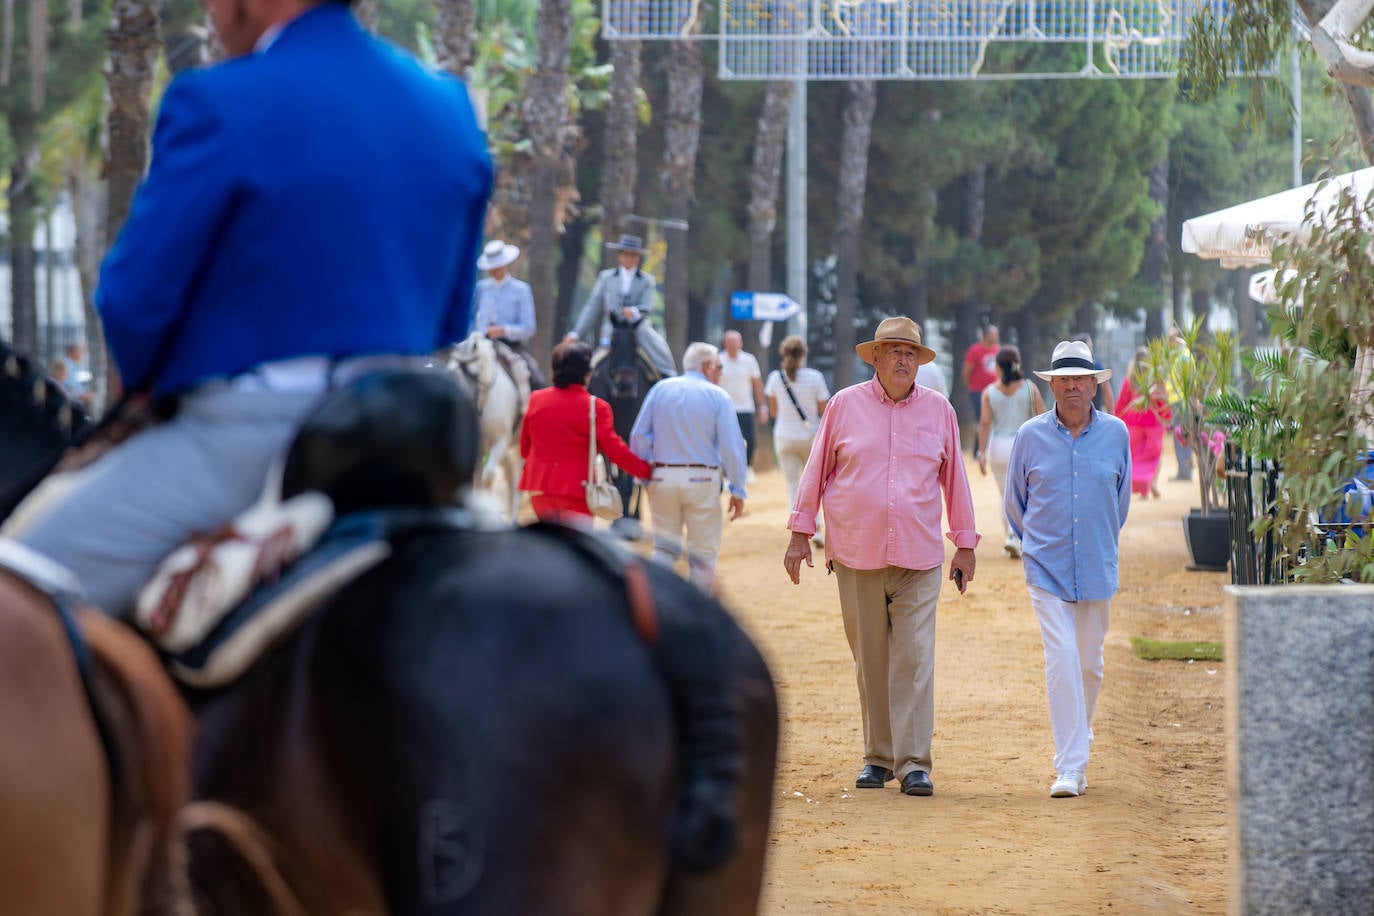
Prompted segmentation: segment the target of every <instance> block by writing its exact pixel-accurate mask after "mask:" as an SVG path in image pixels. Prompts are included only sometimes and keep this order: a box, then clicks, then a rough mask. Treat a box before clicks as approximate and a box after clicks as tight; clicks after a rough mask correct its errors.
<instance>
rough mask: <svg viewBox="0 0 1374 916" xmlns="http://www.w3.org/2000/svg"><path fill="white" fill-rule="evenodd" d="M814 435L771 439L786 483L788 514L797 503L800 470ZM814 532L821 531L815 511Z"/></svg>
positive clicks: (819, 520) (808, 456)
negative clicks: (802, 437)
mask: <svg viewBox="0 0 1374 916" xmlns="http://www.w3.org/2000/svg"><path fill="white" fill-rule="evenodd" d="M815 438H816V437H815V436H814V435H812V436H808V437H807V438H805V439H778V438H774V439H773V451H774V453H775V454H776V455H777V458H778V468H779V469H780V470H781V471H782V479H783V481H785V482H786V484H787V512H788V514H789V515H790V514H791V512H792V509H793V507H794V506H796V504H797V485H798V484H800V483H801V475H802V471H803V470H805V469H806V459H808V458H810V457H811V443H812V442H813V441H815ZM816 533H817V534H820V533H821V516H820V513H819V512H818V513H816Z"/></svg>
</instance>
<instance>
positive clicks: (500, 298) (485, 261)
mask: <svg viewBox="0 0 1374 916" xmlns="http://www.w3.org/2000/svg"><path fill="white" fill-rule="evenodd" d="M519 257H520V249H519V247H518V246H515V245H512V244H510V243H509V242H506V241H503V240H501V239H492V240H491V241H489V242H487V244H486V246H485V247H483V249H482V254H481V256H480V257H478V259H477V269H478V270H485V271H486V272H487V276H486V277H484V278H482V279H481V280H479V281H478V282H477V290H476V292H475V293H473V302H472V330H473V332H475V333H479V334H485V335H486V336H487V337H488V338H489V339H490V340H492V341H494V342H496V343H498V344H501V345H504V348H505V349H506V350H509V351H510V353H511V354H513V355H515V356H518V357H519V358H520V360H521V361H522V362H523V368H524V369H525V370H527V372H528V379H524V378H520V377H518V376H520V375H522V374H525V373H523V372H521V371H520V368H521V367H517V366H515V360H513V359H509V358H503V359H502V363H503V364H504V365H506V366H507V368H508V369H509V370H510V371H511V374H512V376H515V377H516V379H515V381H516V385H517V386H521V387H524V386H528V387H529V388H533V389H538V388H543V387H545V386H546V385H547V382H546V381H545V380H544V373H543V372H542V371H540V369H539V363H538V361H537V360H535V358H534V355H533V354H531V353H530V351H529V349H528V345H527V343H526V342H527V341H528V340H529V339H530V338H532V337H533V336H534V333H535V331H536V330H537V328H538V325H537V324H536V323H535V317H534V294H533V292H531V290H530V285H529V284H528V283H526V282H525V281H524V280H521V279H518V278H516V277H513V276H511V274H510V270H509V268H510V265H511V264H514V263H515V261H516V260H517V259H518V258H519ZM501 349H502V347H501V346H498V347H497V352H498V354H500V351H501ZM501 355H502V356H503V357H504V354H501ZM522 394H523V395H524V396H525V397H528V396H529V392H528V391H522Z"/></svg>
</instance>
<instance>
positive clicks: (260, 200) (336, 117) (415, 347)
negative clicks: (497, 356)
mask: <svg viewBox="0 0 1374 916" xmlns="http://www.w3.org/2000/svg"><path fill="white" fill-rule="evenodd" d="M491 182H492V165H491V159H490V157H489V155H488V154H487V149H486V138H485V136H484V135H483V134H482V132H481V131H480V130H479V128H478V126H477V122H476V119H475V117H474V114H473V110H472V106H471V103H470V101H469V99H468V94H467V90H466V88H465V87H464V86H463V84H462V83H461V82H459V81H458V80H455V79H452V78H450V77H447V76H443V75H439V74H436V73H434V72H432V71H430V70H428V69H426V68H425V67H423V66H422V65H421V64H419V63H418V62H417V61H415V60H414V59H413V58H411V57H410V56H409V55H407V54H406V53H405V52H403V51H400V50H398V49H396V48H394V47H392V46H391V45H389V44H387V43H386V42H384V41H382V40H380V39H378V38H375V37H373V36H372V35H369V34H368V33H367V32H365V31H364V30H363V29H362V28H361V27H360V26H359V25H358V23H357V21H356V20H355V19H354V18H353V15H352V13H351V12H350V11H349V10H348V8H347V7H346V6H345V5H344V4H342V3H334V2H323V3H321V4H319V5H318V6H316V7H313V8H311V9H310V10H308V11H307V12H305V13H304V14H302V15H301V16H299V17H298V18H297V19H295V20H293V21H292V22H291V23H289V24H288V25H287V26H286V28H285V29H284V30H283V31H282V32H281V34H280V35H278V36H277V39H276V40H275V41H274V42H273V43H272V44H271V45H270V46H269V47H268V48H267V49H266V50H264V51H262V52H261V53H255V54H249V55H245V56H243V57H238V58H235V59H232V60H229V61H226V62H224V63H222V64H220V65H218V66H214V67H210V68H208V69H205V70H197V71H190V72H187V73H184V74H182V75H181V76H179V77H177V79H176V80H175V81H173V82H172V84H171V85H170V86H169V87H168V89H167V92H166V94H165V95H164V97H163V100H162V107H161V111H160V112H159V115H158V119H157V128H156V130H155V132H154V135H153V156H152V162H151V166H150V168H149V171H148V176H147V178H146V179H145V181H144V182H143V185H142V187H140V189H139V191H138V193H137V195H136V196H135V198H134V202H133V207H132V210H131V212H130V214H129V218H128V221H127V222H126V223H125V226H124V230H123V232H122V233H121V234H120V236H119V241H118V242H117V243H116V245H115V246H114V248H113V249H112V250H111V252H110V254H109V256H108V257H107V258H106V260H105V263H104V265H103V267H102V269H101V276H100V286H99V289H98V291H97V294H96V304H97V307H98V308H99V311H100V316H101V319H102V320H103V322H104V325H105V335H106V338H107V340H108V341H109V344H110V348H111V350H112V352H113V354H114V358H115V362H116V364H117V365H118V367H119V371H120V374H121V377H122V379H123V382H124V385H125V387H126V388H127V389H130V390H134V389H138V388H142V387H145V386H152V387H153V388H154V390H155V391H156V392H157V393H158V394H170V393H175V392H177V391H181V390H184V389H187V388H189V387H192V386H194V385H195V384H197V383H198V382H201V381H204V380H206V379H210V378H215V377H222V376H232V375H235V374H238V373H242V372H244V371H247V370H249V369H251V368H253V367H254V366H257V365H259V364H261V363H264V362H270V361H272V360H280V359H289V358H292V357H298V356H311V355H324V356H335V357H344V356H350V355H361V354H369V353H409V354H419V353H426V352H430V351H433V350H435V349H438V348H439V347H441V346H443V345H445V344H447V343H450V342H453V341H456V340H459V339H461V338H462V337H463V336H464V335H465V333H466V331H467V328H468V323H469V310H470V308H471V303H472V293H473V286H474V282H475V279H476V258H477V254H478V249H479V247H480V245H481V241H482V220H483V215H484V213H485V208H486V201H487V197H488V195H489V193H490V191H491Z"/></svg>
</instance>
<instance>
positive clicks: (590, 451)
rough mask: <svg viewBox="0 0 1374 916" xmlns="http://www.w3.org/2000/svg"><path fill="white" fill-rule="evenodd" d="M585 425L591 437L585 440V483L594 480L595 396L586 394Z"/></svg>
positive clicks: (593, 481)
mask: <svg viewBox="0 0 1374 916" xmlns="http://www.w3.org/2000/svg"><path fill="white" fill-rule="evenodd" d="M587 425H588V426H589V427H590V435H591V438H590V439H588V440H587V483H595V482H596V396H595V395H593V394H591V393H590V392H589V393H588V394H587Z"/></svg>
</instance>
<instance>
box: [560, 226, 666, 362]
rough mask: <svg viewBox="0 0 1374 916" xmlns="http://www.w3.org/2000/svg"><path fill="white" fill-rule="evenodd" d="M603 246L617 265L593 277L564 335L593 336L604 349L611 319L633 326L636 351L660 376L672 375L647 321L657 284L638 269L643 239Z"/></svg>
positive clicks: (658, 337)
mask: <svg viewBox="0 0 1374 916" xmlns="http://www.w3.org/2000/svg"><path fill="white" fill-rule="evenodd" d="M606 247H607V248H609V249H611V250H612V251H615V252H617V254H618V256H619V260H620V265H619V266H618V267H612V268H610V269H608V270H603V271H601V273H600V274H599V275H598V276H597V278H596V285H595V286H593V287H592V292H591V295H589V296H588V297H587V301H586V303H585V304H584V305H583V306H582V311H581V312H580V313H579V314H578V316H577V321H575V322H574V323H573V326H572V330H571V331H570V332H569V333H568V336H569V337H570V338H572V339H580V338H587V337H589V336H590V335H592V334H596V335H598V337H597V339H598V340H599V341H600V343H601V345H602V346H608V345H609V344H610V340H611V318H612V316H614V317H615V318H616V319H617V320H619V321H624V322H632V323H635V336H636V340H637V341H638V344H639V350H640V352H641V353H642V354H643V355H644V356H645V358H647V359H648V361H649V362H650V363H651V364H652V365H653V367H654V368H655V369H656V370H657V371H658V374H659V375H660V376H662V377H664V378H666V377H668V376H670V375H676V374H677V364H676V363H675V362H674V361H673V354H672V351H671V350H670V349H669V348H668V342H667V341H666V340H664V339H663V335H661V334H659V333H658V331H657V330H656V329H655V328H654V327H653V325H651V324H650V323H649V321H648V318H649V315H650V313H651V312H652V310H653V305H654V298H655V295H656V293H657V291H658V284H657V283H656V282H655V280H654V278H653V277H651V276H650V275H649V274H647V273H645V272H644V271H643V270H642V269H641V268H640V262H641V260H642V259H643V257H644V255H645V254H647V253H648V249H646V248H645V247H644V240H643V239H642V238H640V237H639V236H637V235H622V236H620V238H619V240H617V241H615V242H610V243H608V244H607V245H606Z"/></svg>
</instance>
